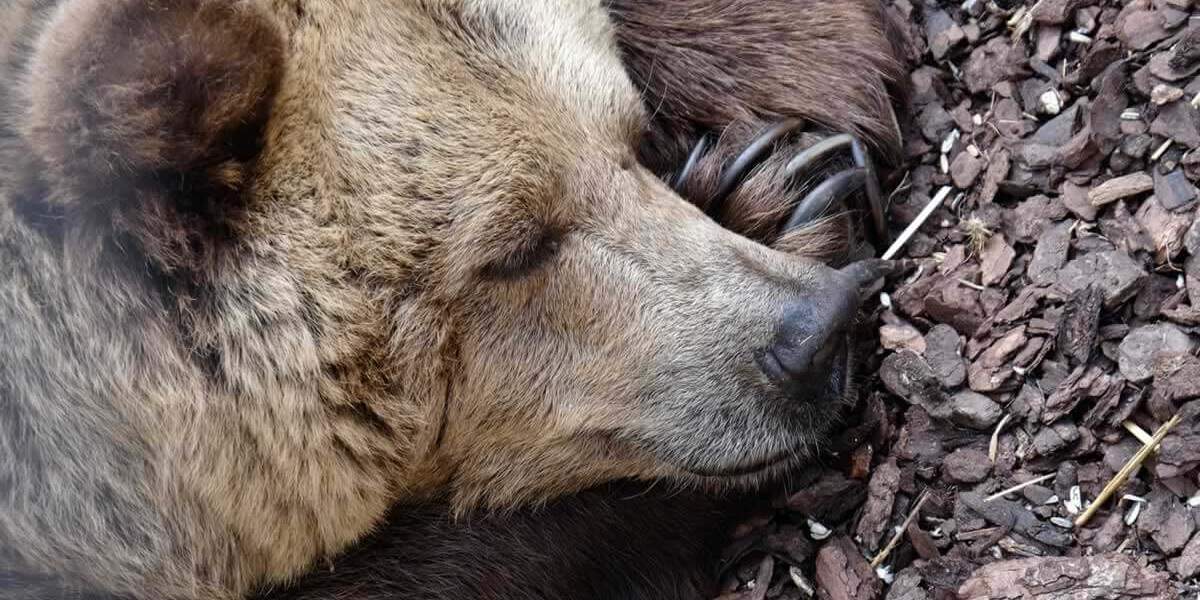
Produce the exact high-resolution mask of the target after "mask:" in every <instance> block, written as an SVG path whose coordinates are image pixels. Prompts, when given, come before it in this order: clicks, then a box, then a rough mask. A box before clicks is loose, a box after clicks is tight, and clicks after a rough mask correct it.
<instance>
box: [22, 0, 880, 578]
mask: <svg viewBox="0 0 1200 600" xmlns="http://www.w3.org/2000/svg"><path fill="white" fill-rule="evenodd" d="M657 4H669V3H667V2H662V3H648V4H646V5H645V10H654V11H658V10H659V8H660V7H658V6H657ZM683 4H687V2H684V3H683ZM720 4H721V3H720V2H718V3H716V5H717V6H716V9H717V10H716V13H715V14H718V15H725V16H724V17H722V18H725V19H728V18H729V16H728V15H729V13H728V12H727V11H722V10H720V6H719V5H720ZM726 4H728V3H726ZM771 4H772V5H774V4H775V3H771ZM801 4H804V3H801ZM820 7H821V4H820V3H813V4H810V5H809V6H806V7H801V10H802V11H804V10H807V11H808V12H804V13H803V14H805V15H807V18H806V19H801V20H799V21H796V20H793V21H792V22H789V23H788V24H787V25H786V27H789V28H793V30H794V29H796V28H799V29H805V28H808V29H812V27H814V26H815V25H814V24H817V25H819V24H821V23H825V22H826V21H828V19H829V18H830V15H833V16H839V15H840V18H843V19H844V18H850V17H852V19H851V22H850V24H851V25H854V26H856V27H860V28H861V31H862V32H863V35H865V36H867V38H868V39H867V41H868V43H866V44H863V43H862V41H861V40H858V41H855V42H853V43H843V44H842V45H841V47H840V48H841V49H840V50H838V51H836V52H833V53H830V54H828V57H831V58H826V59H822V60H814V59H813V58H811V57H812V56H813V55H814V50H813V49H812V48H806V47H803V46H802V45H801V46H800V47H797V48H792V46H793V45H794V44H789V45H788V47H787V48H786V49H787V50H788V51H789V52H792V54H786V53H785V54H783V55H772V57H771V60H770V61H766V60H765V59H764V57H763V56H762V55H760V54H754V53H752V52H749V51H746V52H741V54H742V55H743V56H742V57H741V59H740V60H741V62H740V63H739V62H738V61H732V62H724V61H721V60H715V61H713V60H710V61H709V62H708V63H704V62H703V61H701V63H696V64H693V65H685V64H673V65H669V66H667V67H663V66H662V65H658V66H655V62H656V60H655V58H654V52H656V51H660V50H662V49H664V48H670V47H672V46H670V45H669V44H664V45H655V44H648V42H647V41H646V40H648V39H650V37H652V36H649V34H650V33H651V32H652V30H653V29H655V28H663V29H665V28H666V27H667V26H666V25H665V24H664V23H662V22H660V21H655V20H653V19H649V18H647V15H648V14H649V13H644V12H639V9H638V8H637V4H636V3H623V2H614V3H612V5H611V6H609V5H602V4H601V3H599V2H591V1H584V0H570V1H567V2H552V1H550V0H536V1H529V2H514V1H511V0H507V1H506V0H464V1H449V0H445V1H441V0H421V1H413V2H396V3H385V2H374V1H368V0H320V1H318V0H312V1H309V0H254V1H242V0H171V1H167V0H150V1H144V2H142V1H133V0H115V1H114V0H61V1H57V2H56V1H45V0H12V1H10V2H7V3H5V4H4V5H2V6H0V23H2V25H0V59H3V63H2V64H0V597H6V598H7V597H13V598H17V597H22V596H21V594H28V597H45V596H46V594H45V593H42V592H39V591H38V589H39V586H43V587H41V588H40V589H42V590H46V589H52V590H60V591H63V590H66V591H63V592H62V593H64V594H67V593H68V592H69V593H77V592H78V593H80V594H82V596H81V597H92V596H91V595H93V594H94V597H107V595H112V596H115V597H126V598H155V599H158V598H179V599H187V598H218V599H219V598H242V597H245V596H247V595H248V594H251V593H253V592H254V591H255V590H257V589H260V588H261V587H263V586H269V585H272V584H278V583H281V582H286V581H289V580H292V579H293V578H296V577H299V576H301V575H303V574H304V573H306V572H308V571H309V570H311V569H312V568H313V565H314V564H322V561H325V560H328V559H330V558H331V557H334V556H337V555H339V554H340V553H342V552H344V551H345V550H346V549H347V548H349V547H350V546H351V545H352V544H353V543H354V542H355V541H356V540H359V539H360V538H362V537H363V536H364V535H365V534H367V533H368V532H369V531H371V530H372V529H373V528H378V527H380V526H381V525H383V524H384V523H385V519H386V518H387V517H386V515H387V514H388V511H389V509H392V507H394V506H395V507H397V508H395V509H394V510H393V512H392V514H393V515H399V516H393V517H392V518H391V521H387V522H389V523H393V524H397V525H395V529H393V531H400V530H403V531H405V532H410V533H411V536H410V537H407V538H406V537H405V536H404V535H395V536H394V537H393V538H392V543H393V544H396V543H401V542H403V543H411V544H416V543H417V541H416V540H418V539H421V538H422V537H423V536H433V537H435V538H436V537H439V536H448V535H450V534H449V533H448V530H447V527H444V526H439V525H438V524H437V523H436V522H433V521H430V519H432V517H429V513H428V512H421V511H420V510H417V509H413V511H411V513H409V512H405V508H404V507H405V506H417V505H424V506H438V507H442V508H441V509H440V510H441V513H442V514H445V515H450V516H454V517H463V516H464V515H469V514H471V513H472V512H473V511H487V510H511V509H515V508H518V507H523V506H529V505H537V504H541V503H544V502H546V501H550V500H552V499H555V498H560V497H563V496H564V495H570V494H574V493H577V492H580V491H581V490H584V489H587V488H591V487H593V486H596V485H599V484H603V483H605V482H610V481H614V480H644V481H651V480H657V479H669V480H672V481H673V482H675V483H677V484H683V485H689V486H695V487H698V488H703V489H708V490H719V489H728V488H746V487H750V486H753V485H755V484H758V483H761V482H764V481H769V480H771V479H772V477H773V476H774V475H776V474H778V473H781V472H783V471H785V470H786V469H787V468H789V467H791V466H794V465H795V464H796V462H797V461H798V460H801V459H803V457H804V456H805V454H806V453H807V452H808V450H809V449H810V448H811V447H813V445H814V444H815V443H816V441H817V440H818V439H819V437H820V435H821V433H822V432H823V431H824V430H825V429H827V428H828V427H829V425H830V424H831V423H832V420H833V413H834V412H835V411H832V410H830V405H831V404H833V405H836V404H837V403H838V402H840V400H841V398H842V395H843V390H844V387H845V380H846V379H847V378H849V377H850V372H849V369H850V367H849V364H850V361H849V360H846V359H844V358H843V359H835V363H834V365H833V368H831V369H827V370H824V372H823V375H822V376H821V378H819V379H814V378H813V377H812V376H811V374H808V373H804V374H802V375H803V377H801V376H800V375H796V376H795V377H793V376H792V375H791V374H785V375H784V376H782V377H784V379H786V381H784V380H782V379H781V376H780V375H779V374H778V373H775V372H770V371H769V369H766V368H765V367H763V366H762V362H761V361H762V360H763V356H764V353H770V352H772V351H773V350H772V348H777V347H778V346H779V344H782V343H783V342H780V341H779V332H780V331H781V325H780V323H781V319H784V317H782V316H781V315H795V314H802V315H805V316H803V317H802V319H801V317H795V318H798V319H801V320H802V321H803V322H804V323H809V324H812V325H811V327H810V328H811V329H813V331H814V332H815V333H814V335H815V334H816V333H822V332H824V329H822V328H821V327H823V325H821V324H822V323H824V322H825V321H826V320H829V319H838V318H841V317H840V316H838V315H832V316H830V315H826V314H825V313H822V312H821V310H823V309H822V308H821V307H824V306H827V305H830V306H838V307H843V308H844V307H846V306H849V307H851V309H852V306H853V304H854V303H855V302H856V301H855V300H854V299H853V297H854V293H855V290H854V285H853V282H852V281H849V280H848V279H847V277H846V276H845V275H844V274H843V273H841V272H839V271H836V270H834V269H832V268H830V267H828V266H825V265H823V264H821V263H820V262H818V261H816V260H814V259H812V258H805V257H803V256H796V255H795V254H786V253H784V252H780V251H777V250H772V249H770V248H768V247H766V246H764V245H761V244H759V243H756V242H754V241H752V240H750V239H747V238H745V237H742V236H739V235H737V233H735V232H734V231H730V230H728V229H725V228H723V227H721V226H720V225H719V224H717V223H715V222H713V221H712V220H711V219H709V218H708V217H706V216H705V215H704V214H703V213H702V212H701V211H700V210H699V209H697V208H696V207H695V206H693V205H692V204H689V203H688V202H687V201H686V200H684V199H683V198H681V197H680V196H679V195H677V194H675V193H674V192H673V191H671V190H670V189H669V188H668V187H667V186H666V185H665V184H663V183H662V182H661V181H659V180H658V179H657V178H656V177H655V174H656V173H655V172H653V171H652V170H651V169H657V170H661V168H663V167H665V166H666V165H670V164H673V163H674V162H677V161H678V160H679V158H680V157H679V156H678V155H679V152H680V148H684V147H686V144H687V143H688V141H689V140H691V139H694V138H695V136H697V135H698V133H699V132H700V131H701V129H703V128H711V127H722V126H724V125H727V124H728V121H729V120H731V119H740V120H742V121H745V122H751V121H754V120H755V119H758V120H761V121H762V122H767V121H769V120H770V119H772V118H776V117H779V116H781V115H782V116H787V115H789V114H794V115H799V116H805V117H809V118H812V119H814V120H816V121H817V122H819V123H822V124H824V125H826V126H828V127H831V128H834V127H838V126H839V125H845V127H846V128H848V129H850V130H853V131H857V132H859V133H862V134H864V135H868V136H869V137H870V138H871V139H872V141H873V142H875V143H876V146H877V147H879V148H880V149H886V148H888V147H889V146H894V143H893V142H894V141H891V140H888V139H887V136H888V134H887V131H889V130H888V127H887V119H886V118H884V116H883V112H882V111H883V110H884V109H885V108H886V107H884V106H879V103H880V102H881V100H880V99H881V98H883V97H884V96H885V95H886V93H885V91H884V87H885V85H886V84H887V83H888V81H889V79H890V78H892V77H893V76H894V73H891V72H890V71H889V69H894V68H895V65H892V64H891V63H890V62H889V60H890V54H888V52H886V51H885V49H884V47H885V42H884V34H883V31H882V28H881V27H880V25H879V23H878V21H877V14H875V12H873V11H874V9H872V8H871V4H870V3H869V2H846V3H844V4H841V3H838V4H837V5H836V7H834V8H828V9H821V8H820ZM701 8H703V7H702V6H701ZM696 10H699V9H697V8H695V7H693V8H692V9H690V10H684V11H681V13H680V16H679V17H678V18H680V19H686V18H693V17H694V16H695V15H696V12H695V11H696ZM751 12H754V11H751ZM667 14H670V13H667ZM771 14H776V13H771ZM778 14H785V13H784V12H779V13H778ZM847 16H849V17H847ZM775 18H779V17H772V19H775ZM738 23H741V21H738V20H734V21H733V22H731V23H725V22H724V21H722V20H720V19H717V20H715V21H713V22H712V23H710V27H711V28H715V29H716V30H717V31H721V30H723V29H722V28H723V27H726V28H727V27H731V26H732V25H736V24H738ZM779 25H780V24H779V23H775V22H774V21H773V20H769V21H763V22H760V23H755V24H754V28H769V27H772V26H779ZM845 27H846V25H845V24H843V25H842V26H840V27H839V28H838V31H837V34H838V35H842V33H843V32H844V29H845ZM824 31H827V34H828V28H827V29H826V30H824ZM685 33H686V32H685ZM735 33H736V32H735ZM680 35H684V34H680ZM648 36H649V37H648ZM686 36H687V37H691V36H692V34H691V33H686ZM714 39H722V40H726V41H727V42H726V43H730V42H729V40H734V39H739V38H737V36H732V35H730V36H726V37H716V38H714ZM747 39H753V38H747ZM789 39H793V38H789ZM794 39H799V37H796V38H794ZM814 39H815V40H816V42H812V43H820V42H821V40H825V39H826V38H822V37H820V36H818V37H816V38H814ZM663 41H669V40H663ZM676 41H678V42H679V46H678V47H680V48H685V47H686V43H684V41H682V40H676ZM826 41H828V40H826ZM797 43H799V42H797ZM859 46H861V47H862V48H865V49H866V50H864V51H861V52H866V53H867V55H866V56H858V55H855V54H854V53H855V52H860V51H859V50H855V47H859ZM729 50H730V49H729V48H724V47H721V46H720V45H716V46H714V49H713V50H712V51H711V53H710V54H709V55H708V58H709V59H712V58H713V57H717V58H720V57H722V56H729V55H728V54H727V51H729ZM734 50H736V49H734ZM685 54H686V52H685ZM734 54H735V55H736V54H738V52H734ZM781 56H782V58H781ZM684 58H686V56H685V57H683V58H679V59H678V61H682V60H683V59H684ZM693 58H702V57H700V56H698V55H697V56H694V57H693ZM832 59H836V60H832ZM859 59H861V60H864V61H866V62H865V63H864V64H870V65H873V66H872V68H869V69H864V76H863V78H862V80H851V79H848V78H846V77H844V76H843V77H841V79H839V81H838V82H837V84H836V85H835V88H836V89H837V90H838V91H839V92H840V93H842V94H843V95H844V96H845V97H846V98H847V99H853V102H849V101H848V102H847V103H846V104H845V106H848V107H852V108H849V109H847V110H846V112H845V113H844V114H843V113H821V112H819V111H815V110H813V109H812V106H811V103H810V101H809V100H808V98H810V97H811V95H810V96H803V95H800V96H795V98H794V99H793V100H792V101H791V103H790V104H789V101H788V100H787V98H788V97H789V94H790V91H789V90H788V89H787V88H788V85H799V86H801V87H802V88H804V89H808V88H810V87H811V85H812V83H809V82H806V81H800V82H799V83H795V82H792V83H789V82H776V83H772V84H771V87H767V88H761V89H760V88H756V89H753V90H750V92H752V93H750V92H747V95H746V96H744V97H739V96H738V94H739V90H740V88H739V87H738V86H736V85H727V86H725V87H718V88H712V87H707V88H705V94H706V95H704V96H701V102H702V103H711V102H715V100H709V98H716V97H717V96H718V95H719V94H720V93H728V94H729V103H730V104H729V105H728V106H727V107H726V108H727V109H728V110H726V111H725V112H724V113H719V112H718V111H716V109H715V107H707V108H706V107H705V106H702V105H696V104H694V103H691V104H689V103H688V98H690V96H689V95H687V94H686V93H683V92H676V91H672V86H674V85H679V84H680V82H684V83H685V84H686V82H688V81H689V79H688V77H689V76H690V77H695V76H696V73H698V72H701V71H700V70H701V69H704V70H705V72H708V73H709V74H710V75H720V77H718V80H719V81H736V77H737V74H738V66H737V65H739V64H742V65H758V67H757V68H759V69H769V68H774V66H776V65H777V64H779V62H778V61H784V62H787V61H790V64H797V63H803V62H805V61H812V62H813V64H817V65H825V66H826V68H827V71H829V72H833V71H836V70H838V69H840V68H842V67H843V66H844V65H845V64H846V63H847V61H851V62H853V61H855V60H859ZM672 60H676V58H672ZM764 61H765V62H764ZM772 61H775V62H772ZM698 65H707V66H704V67H701V66H698ZM830 65H832V66H830ZM656 73H657V74H656ZM689 74H690V75H689ZM643 92H644V93H645V94H646V99H647V102H648V99H651V98H652V99H654V101H655V102H656V104H658V105H661V106H662V107H665V110H666V111H667V112H665V113H661V114H660V113H656V112H655V109H654V106H647V104H646V102H644V101H643V100H644V98H643ZM734 105H738V106H740V107H741V108H739V109H738V110H733V109H732V108H730V107H732V106H734ZM756 107H760V108H761V110H757V109H756ZM873 107H874V108H879V109H880V112H878V113H876V112H875V111H874V108H873ZM704 114H714V115H716V116H714V117H713V119H714V121H713V122H703V120H702V119H700V117H698V116H697V115H704ZM843 120H844V121H845V122H844V123H838V122H834V121H843ZM647 140H649V141H650V142H647ZM654 148H660V149H661V150H660V152H661V155H655V150H654ZM639 159H640V163H641V164H639ZM644 165H651V167H650V168H647V166H644ZM843 312H845V311H843ZM839 314H840V313H839ZM819 325H821V327H818V326H819ZM793 329H794V327H793ZM834 329H836V328H834ZM787 331H792V329H787ZM831 331H832V329H831ZM835 333H836V332H835ZM787 343H788V344H791V343H792V342H790V341H789V342H787ZM786 347H788V348H791V347H790V346H786ZM785 370H786V369H785ZM772 373H774V374H772ZM588 498H590V499H585V500H581V502H583V503H584V504H581V505H578V506H574V505H571V504H567V505H556V506H559V508H558V509H556V510H559V511H562V514H567V515H570V514H575V513H574V512H572V511H576V510H578V509H579V506H586V503H587V502H594V503H599V504H598V506H602V505H603V496H600V497H598V498H599V499H597V497H590V496H589V497H588ZM422 510H427V509H422ZM450 522H452V521H447V523H450ZM389 527H391V526H390V525H389V526H384V527H383V528H382V529H381V531H382V532H383V533H384V534H386V533H387V532H388V531H389ZM513 527H514V528H518V527H520V528H524V529H519V530H520V531H530V532H534V533H536V532H535V529H536V521H530V522H525V523H523V524H516V525H513ZM513 531H518V529H513ZM530 535H533V533H531V534H530ZM388 543H389V542H388V541H387V540H383V541H372V542H369V543H368V546H365V547H366V548H371V547H375V548H382V549H381V550H379V551H380V552H385V551H386V550H387V548H388ZM701 546H702V544H692V545H689V546H688V547H689V548H695V550H694V551H695V552H696V553H698V554H703V553H704V552H705V550H703V549H702V548H701ZM692 551H693V550H689V552H692ZM364 552H366V553H365V554H364ZM392 555H396V553H395V552H392ZM352 556H357V557H359V558H362V557H364V556H365V557H369V556H371V555H370V553H369V552H367V551H359V554H356V555H352ZM318 585H320V583H319V582H314V583H313V586H314V588H315V587H316V586H318ZM5 587H7V589H5ZM39 594H40V595H39Z"/></svg>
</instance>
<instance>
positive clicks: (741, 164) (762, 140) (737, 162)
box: [708, 119, 804, 217]
mask: <svg viewBox="0 0 1200 600" xmlns="http://www.w3.org/2000/svg"><path fill="white" fill-rule="evenodd" d="M803 123H804V122H803V121H801V120H800V119H787V120H785V121H780V122H779V123H776V124H775V125H772V126H771V127H768V128H767V129H766V130H765V131H763V132H762V133H760V134H758V136H757V137H755V138H754V139H753V140H751V141H750V144H749V145H748V146H746V149H745V150H742V153H741V154H739V155H738V156H737V158H735V159H733V164H731V165H729V166H728V167H726V168H725V170H724V171H722V172H721V181H720V183H718V184H717V191H716V193H714V194H713V197H712V198H711V199H710V200H709V204H708V214H709V215H711V216H713V217H716V216H719V215H720V214H721V209H722V208H724V204H725V198H726V196H728V195H729V193H730V192H732V191H733V188H735V187H737V185H738V184H739V183H741V182H742V179H743V178H745V176H746V173H749V172H750V169H752V168H753V167H754V166H755V165H757V164H758V163H759V162H761V161H762V159H763V158H765V157H766V154H767V152H768V151H769V150H770V149H771V146H774V145H775V142H778V141H779V140H781V139H783V138H784V137H785V136H787V135H788V134H790V133H792V132H793V131H795V130H797V129H799V128H800V125H802V124H803Z"/></svg>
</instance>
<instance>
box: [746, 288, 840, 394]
mask: <svg viewBox="0 0 1200 600" xmlns="http://www.w3.org/2000/svg"><path fill="white" fill-rule="evenodd" d="M843 287H846V288H847V289H842V288H843ZM857 309H858V294H857V286H854V285H850V286H841V285H835V286H833V287H832V288H829V289H825V290H824V291H819V292H814V293H812V294H811V295H808V296H807V297H806V298H805V299H804V300H799V301H796V302H794V303H792V304H790V305H788V306H787V307H786V308H785V310H784V312H783V315H781V319H780V321H779V324H778V325H777V327H776V330H775V336H774V338H773V340H772V343H771V344H770V346H769V347H768V348H767V349H766V351H765V352H764V353H763V355H762V357H761V359H760V363H761V366H762V370H763V372H764V373H765V374H766V375H767V376H768V377H769V378H771V379H773V380H775V381H776V382H777V383H780V384H792V383H804V382H805V381H808V380H813V381H814V383H815V381H816V380H819V379H822V378H824V377H826V376H827V375H828V374H829V373H830V370H831V367H832V365H833V362H834V361H835V359H836V358H837V357H838V356H840V355H841V354H842V352H843V351H844V350H845V346H846V334H847V332H848V331H849V327H850V323H851V322H852V320H853V319H854V314H855V312H856V311H857Z"/></svg>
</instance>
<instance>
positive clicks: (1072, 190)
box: [1059, 181, 1100, 221]
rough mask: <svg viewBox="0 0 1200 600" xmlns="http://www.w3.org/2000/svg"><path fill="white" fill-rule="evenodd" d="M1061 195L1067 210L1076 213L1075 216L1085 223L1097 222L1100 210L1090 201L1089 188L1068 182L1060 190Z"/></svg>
mask: <svg viewBox="0 0 1200 600" xmlns="http://www.w3.org/2000/svg"><path fill="white" fill-rule="evenodd" d="M1059 194H1060V197H1061V199H1062V203H1063V205H1065V206H1066V207H1067V210H1069V211H1071V212H1072V213H1074V214H1075V216H1077V217H1079V218H1080V219H1083V220H1084V221H1095V220H1096V215H1097V213H1099V212H1100V209H1099V208H1098V207H1096V205H1095V204H1092V203H1091V201H1089V200H1088V188H1085V187H1083V186H1080V185H1075V184H1074V183H1071V182H1069V181H1067V182H1064V183H1063V184H1062V187H1061V188H1059Z"/></svg>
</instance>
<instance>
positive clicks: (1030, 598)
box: [958, 553, 1179, 600]
mask: <svg viewBox="0 0 1200 600" xmlns="http://www.w3.org/2000/svg"><path fill="white" fill-rule="evenodd" d="M958 597H959V598H961V599H962V600H1018V599H1021V600H1112V599H1121V600H1128V599H1138V598H1145V599H1146V600H1150V599H1153V600H1171V599H1175V598H1179V594H1178V593H1177V592H1176V591H1175V590H1174V588H1173V587H1172V586H1171V583H1170V581H1169V580H1168V577H1167V575H1166V573H1163V572H1161V571H1159V570H1157V569H1154V568H1152V567H1147V566H1142V565H1141V564H1139V563H1138V562H1137V561H1136V560H1134V559H1133V558H1131V557H1129V556H1126V555H1124V554H1119V553H1106V554H1098V555H1095V556H1080V557H1074V558H1068V557H1046V558H1019V559H1012V560H1006V561H1001V562H995V563H991V564H988V565H984V566H983V567H980V568H979V570H977V571H975V573H974V574H973V575H971V578H970V579H968V580H967V581H966V582H965V583H963V585H962V587H961V588H959V590H958Z"/></svg>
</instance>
